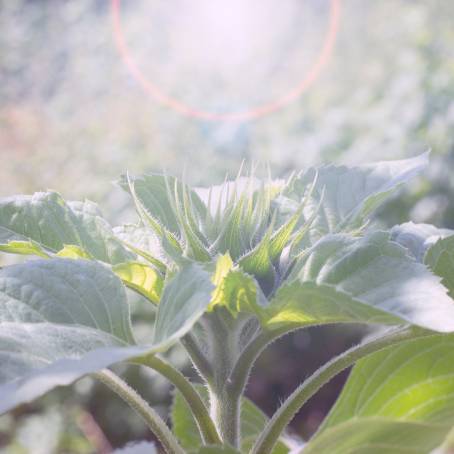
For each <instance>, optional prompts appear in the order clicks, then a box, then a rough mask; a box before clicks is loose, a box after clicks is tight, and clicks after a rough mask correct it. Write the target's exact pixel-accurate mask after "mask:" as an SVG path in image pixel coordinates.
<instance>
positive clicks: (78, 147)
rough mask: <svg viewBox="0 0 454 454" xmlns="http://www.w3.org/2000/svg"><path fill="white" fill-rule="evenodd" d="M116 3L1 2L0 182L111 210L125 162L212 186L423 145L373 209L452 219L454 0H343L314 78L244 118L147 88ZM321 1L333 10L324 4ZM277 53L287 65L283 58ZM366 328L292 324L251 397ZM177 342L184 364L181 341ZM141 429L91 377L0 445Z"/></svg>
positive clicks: (122, 439) (148, 383)
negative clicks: (217, 117) (293, 95)
mask: <svg viewBox="0 0 454 454" xmlns="http://www.w3.org/2000/svg"><path fill="white" fill-rule="evenodd" d="M109 3H110V2H109V1H106V0H64V1H63V0H0V80H1V84H0V160H1V161H0V162H1V165H0V196H6V195H10V194H13V193H30V192H33V191H36V190H43V189H47V188H52V189H56V190H58V191H60V192H62V193H63V195H64V196H65V198H67V199H77V198H83V197H88V198H90V199H94V200H96V201H99V202H100V205H101V207H102V208H103V209H104V211H105V212H106V213H107V214H108V215H109V216H111V217H113V218H115V219H117V218H119V217H120V216H121V217H124V216H125V215H126V214H125V213H124V212H123V207H124V205H125V197H124V196H123V195H122V194H121V193H120V191H118V192H114V193H113V195H110V194H112V193H111V186H110V184H109V182H110V181H113V180H115V179H116V178H117V177H118V176H119V175H120V174H121V173H122V172H124V171H125V169H129V170H130V171H131V172H141V173H142V172H147V171H152V170H161V169H162V168H165V169H167V170H168V171H169V172H170V173H174V174H181V173H182V172H183V170H184V169H186V170H185V171H186V175H187V178H188V179H190V180H191V181H192V182H193V183H200V184H208V183H212V182H216V181H219V180H221V179H222V178H223V177H224V175H225V174H226V173H227V172H230V173H236V171H237V169H238V167H239V164H240V162H241V161H242V160H243V159H246V160H251V161H259V162H269V163H270V165H271V169H272V172H273V174H274V176H281V175H283V174H286V173H288V172H290V171H292V170H295V169H296V170H298V169H300V168H301V167H303V166H306V165H309V164H313V163H318V162H321V161H322V162H323V161H336V162H348V163H356V162H365V161H371V160H379V159H393V158H400V157H404V156H409V155H415V154H417V153H419V152H420V151H423V150H426V149H432V150H433V155H432V166H431V170H430V173H429V175H427V178H426V179H425V180H422V181H420V182H419V183H418V184H416V185H414V186H413V187H412V189H411V190H410V191H409V192H408V193H406V194H405V195H404V196H400V197H398V198H396V199H395V200H394V201H392V202H391V203H389V204H388V205H387V206H385V207H384V208H383V210H382V212H381V214H380V219H379V221H380V222H382V223H383V224H384V225H391V224H395V223H399V222H403V221H406V220H408V219H412V220H414V221H416V222H433V223H435V224H436V225H439V226H444V227H451V228H453V227H454V134H453V133H452V131H453V130H454V128H453V127H454V47H453V46H452V43H453V42H454V15H453V14H452V2H451V0H413V1H409V0H381V1H380V2H364V1H363V0H344V1H343V2H342V15H341V22H340V30H339V35H338V39H337V44H336V48H335V51H334V54H333V56H332V58H331V60H330V62H329V64H328V66H327V67H326V68H325V70H324V71H323V72H322V74H321V76H320V78H319V79H318V80H317V82H316V83H315V84H314V85H313V86H312V88H311V89H310V90H309V91H307V92H306V93H305V94H304V95H303V96H301V97H300V98H299V99H298V100H297V101H296V102H294V103H293V104H291V105H289V106H287V107H286V108H285V109H282V110H280V111H279V112H277V113H274V114H272V115H269V116H266V117H263V118H260V119H257V120H254V121H251V122H244V123H220V122H218V123H213V122H205V121H200V120H196V119H191V118H187V117H183V116H181V115H180V114H178V113H176V112H174V111H172V110H170V109H169V108H166V107H163V106H161V105H159V104H158V103H156V102H155V101H154V100H153V99H151V98H149V97H148V96H146V95H144V93H143V91H142V89H141V88H140V86H139V85H138V84H137V83H136V82H135V81H134V80H133V79H132V78H131V75H130V74H129V73H128V70H127V69H126V68H125V66H124V64H123V63H122V61H121V59H120V58H119V55H118V53H117V50H116V49H115V45H114V40H113V32H112V22H111V17H110V10H109ZM168 3H169V4H172V3H173V2H168ZM312 3H313V4H315V3H317V2H315V0H312ZM175 4H176V3H175ZM320 4H321V5H322V7H321V8H320V12H319V14H320V15H321V16H323V15H326V11H327V4H328V2H326V1H325V2H321V3H320ZM133 13H134V9H133V8H132V7H131V6H130V7H129V9H128V14H133ZM322 22H323V21H322ZM151 38H152V37H150V36H147V37H144V38H143V39H144V41H145V40H147V39H151ZM178 61H179V60H178V55H176V56H174V59H173V64H174V66H173V70H174V75H175V77H176V80H179V79H178V78H179V77H180V74H181V79H182V80H184V83H185V84H187V85H190V86H189V87H188V90H189V91H191V90H192V91H195V92H196V93H198V94H199V96H202V95H203V94H204V93H209V96H215V94H214V95H213V93H212V91H210V90H207V89H206V87H204V86H200V85H197V80H194V79H191V78H188V77H186V74H182V73H180V70H181V68H180V67H179V65H178ZM275 65H276V67H277V68H280V67H281V66H280V65H282V72H284V73H285V71H286V70H287V68H286V67H285V65H283V63H282V62H281V61H280V60H277V61H276V62H275ZM242 76H243V77H247V74H243V75H242ZM219 90H222V87H221V88H220V89H219ZM0 260H4V259H3V258H2V259H0ZM143 310H144V309H143V307H142V305H141V304H140V301H139V300H138V301H137V303H136V304H135V311H136V314H137V317H139V316H145V317H146V318H145V319H146V320H148V321H149V324H148V325H146V324H145V326H144V335H145V336H148V335H149V332H148V331H149V328H148V327H149V326H151V324H152V319H153V314H150V313H147V314H142V311H143ZM361 334H362V333H361V332H360V331H359V330H358V329H356V328H354V327H352V329H351V331H350V333H349V334H347V335H343V336H340V335H339V334H338V333H337V332H336V331H333V330H331V329H329V330H328V329H311V330H308V331H304V332H300V333H297V334H295V335H292V336H287V337H286V338H285V339H283V340H282V341H280V342H278V343H276V344H275V345H274V346H273V347H272V348H271V349H270V350H269V352H267V353H266V354H265V355H263V357H262V358H261V359H260V361H259V362H258V364H257V366H256V368H255V369H254V374H253V377H252V380H251V384H250V386H249V388H248V394H249V396H250V397H251V398H252V399H253V400H254V401H255V402H256V403H258V405H259V406H260V407H261V408H262V409H263V410H265V411H266V412H272V411H273V410H274V409H275V408H276V406H277V405H278V401H279V400H280V399H282V398H283V397H284V396H286V395H288V394H289V393H290V392H291V390H293V389H294V388H295V386H296V385H297V384H298V383H299V381H300V380H301V379H302V378H304V377H305V376H307V375H308V374H309V373H310V372H311V371H313V370H315V368H316V367H318V366H319V365H320V364H321V363H323V362H325V361H326V360H327V359H328V358H329V357H332V356H333V355H334V354H337V353H339V352H340V351H342V350H343V349H344V348H345V347H347V346H350V345H351V344H352V343H353V342H355V341H356V340H357V339H358V338H359V337H360V336H361ZM170 356H171V359H172V360H173V361H174V362H176V363H177V364H180V365H181V366H182V367H183V365H184V357H183V355H182V352H181V351H180V350H178V349H175V350H174V351H172V352H170ZM122 372H124V373H125V374H126V376H127V378H128V379H129V380H130V381H131V383H133V384H134V386H135V387H141V388H140V390H142V391H143V393H144V395H146V396H147V397H149V398H150V400H151V402H152V403H153V404H154V405H156V406H157V407H158V409H159V411H161V412H162V413H163V414H165V413H166V411H167V407H168V404H169V399H168V391H169V387H168V384H167V383H166V382H165V381H164V380H162V379H160V378H159V377H156V376H150V375H149V374H146V375H145V372H144V371H142V370H139V369H137V368H131V369H127V370H124V371H122ZM188 372H190V373H193V371H188ZM344 379H345V376H341V377H339V378H338V379H336V381H334V382H333V383H332V384H330V385H329V386H328V387H325V388H324V389H323V390H322V391H321V392H320V393H319V395H318V397H317V398H316V399H314V400H313V401H311V402H310V403H309V405H308V406H307V407H306V408H304V409H303V410H302V412H301V413H300V414H299V415H298V416H297V417H296V419H295V421H294V426H293V427H294V429H295V430H296V431H297V432H298V433H300V434H301V435H303V436H309V435H310V434H311V433H313V432H314V430H315V429H316V427H317V426H318V424H319V423H320V421H321V420H322V419H323V417H324V415H325V414H326V412H327V411H328V410H329V408H330V405H331V404H332V403H333V401H334V400H335V398H336V396H337V393H338V391H339V389H340V388H341V386H342V384H343V380H344ZM37 434H39V440H40V443H39V445H37V443H36V439H37ZM43 437H44V438H43ZM147 437H149V434H148V433H147V432H146V430H145V427H144V425H143V424H142V423H141V421H140V420H139V419H138V418H137V417H136V416H135V415H134V414H133V413H132V412H131V411H129V410H128V409H127V408H126V407H125V406H124V405H123V404H122V403H121V402H119V401H118V399H116V398H112V395H111V394H110V393H109V392H108V390H106V389H104V388H103V387H102V386H101V385H97V384H94V383H93V382H92V381H91V380H89V379H86V380H83V381H81V382H80V383H79V384H77V385H76V386H74V387H72V388H71V389H65V390H60V391H57V392H54V393H51V394H50V395H48V396H45V397H44V398H42V399H40V400H39V401H38V402H36V403H33V404H31V405H29V406H27V407H26V408H21V409H18V410H17V411H15V412H13V413H12V414H9V415H6V416H3V417H1V418H0V452H5V453H8V454H9V453H12V454H16V453H18V454H22V453H33V454H35V453H36V454H39V453H41V452H43V453H44V452H45V453H52V452H56V453H90V452H109V450H110V446H122V445H124V444H125V443H126V442H127V441H129V440H134V439H144V438H147ZM1 446H3V448H1Z"/></svg>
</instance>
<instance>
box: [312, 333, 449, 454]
mask: <svg viewBox="0 0 454 454" xmlns="http://www.w3.org/2000/svg"><path fill="white" fill-rule="evenodd" d="M453 425H454V335H452V334H448V335H447V334H445V335H433V336H429V337H422V338H419V339H415V340H412V341H407V342H403V343H402V344H400V345H398V346H392V347H390V348H386V349H384V350H382V351H380V352H377V353H374V354H373V355H371V356H369V357H367V358H365V359H363V360H361V361H359V362H358V363H357V365H356V366H355V367H354V369H353V371H352V373H351V375H350V378H349V380H348V382H347V384H346V386H345V387H344V389H343V391H342V393H341V396H340V397H339V399H338V401H337V403H336V405H335V406H334V408H333V410H332V411H331V413H330V414H329V415H328V417H327V419H326V421H325V422H324V423H323V425H322V427H321V429H320V431H319V432H318V434H317V435H316V436H315V438H314V439H313V440H312V441H311V442H310V443H309V444H308V446H307V447H306V449H305V450H304V453H305V454H307V453H312V452H314V453H316V452H325V451H324V450H327V451H326V452H329V447H330V446H336V449H338V450H339V451H336V453H337V452H339V453H341V454H343V453H345V454H347V453H353V452H354V453H358V452H359V453H362V452H364V453H366V452H367V453H369V452H377V453H378V452H390V453H391V452H392V453H396V454H397V453H406V452H409V451H410V452H417V453H421V454H422V453H428V452H430V451H431V450H432V449H434V448H436V447H437V446H439V445H440V444H441V443H442V442H443V441H444V439H445V437H446V436H447V434H448V433H449V432H450V430H451V429H452V427H453ZM380 447H382V448H383V449H385V451H379V449H380Z"/></svg>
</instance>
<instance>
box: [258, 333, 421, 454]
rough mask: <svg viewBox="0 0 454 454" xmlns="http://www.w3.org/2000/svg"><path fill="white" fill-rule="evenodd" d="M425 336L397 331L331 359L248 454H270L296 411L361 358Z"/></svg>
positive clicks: (286, 404)
mask: <svg viewBox="0 0 454 454" xmlns="http://www.w3.org/2000/svg"><path fill="white" fill-rule="evenodd" d="M421 335H427V332H425V331H423V330H415V329H412V328H403V329H402V328H400V329H396V330H393V331H392V332H390V333H388V334H387V335H385V336H380V337H378V338H375V339H372V340H370V341H368V342H366V343H363V344H360V345H357V346H355V347H352V348H350V349H349V350H347V351H345V352H344V353H342V354H341V355H339V356H337V357H336V358H333V359H332V360H331V361H329V362H328V363H326V364H325V365H324V366H322V367H321V368H320V369H318V371H316V372H315V373H314V374H313V375H312V376H310V377H309V378H308V379H307V380H305V381H304V382H303V383H302V384H301V385H300V386H299V387H298V388H297V389H296V390H295V391H294V392H293V393H292V394H291V395H290V396H289V397H288V398H287V399H286V400H285V402H284V403H283V404H282V406H281V407H280V408H279V410H278V411H277V412H276V413H275V414H274V415H273V417H272V418H271V419H270V421H269V422H268V424H267V425H266V426H265V428H264V429H263V432H262V433H261V434H260V436H259V438H258V439H257V440H256V442H255V444H254V446H253V447H252V449H251V451H250V453H251V454H271V452H272V450H273V448H274V446H275V445H276V443H277V441H278V439H279V437H280V436H281V434H282V432H283V431H284V429H285V427H286V426H287V425H288V424H289V423H290V421H291V420H292V419H293V417H294V416H295V414H296V413H297V412H298V410H299V409H300V408H301V407H302V406H303V405H304V404H305V403H306V402H307V400H308V399H310V398H311V397H312V396H313V395H314V394H315V393H316V392H317V391H318V390H319V389H320V388H321V387H322V386H323V385H324V384H326V383H328V382H329V381H330V380H331V379H332V378H333V377H334V376H336V375H337V374H338V373H339V372H341V371H343V370H344V369H346V368H347V367H350V366H352V365H353V364H354V363H355V362H357V361H358V360H360V359H361V358H364V357H366V356H367V355H370V354H372V353H375V352H377V351H379V350H382V349H384V348H386V347H389V346H391V345H394V344H397V343H399V342H403V341H406V340H411V339H415V338H416V337H419V336H421Z"/></svg>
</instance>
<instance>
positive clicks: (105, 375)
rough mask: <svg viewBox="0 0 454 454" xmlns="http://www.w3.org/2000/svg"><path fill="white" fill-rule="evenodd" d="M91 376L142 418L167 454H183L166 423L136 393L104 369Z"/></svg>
mask: <svg viewBox="0 0 454 454" xmlns="http://www.w3.org/2000/svg"><path fill="white" fill-rule="evenodd" d="M93 376H94V377H95V378H97V379H98V380H100V381H101V382H103V383H104V384H105V385H106V386H108V387H109V388H110V389H111V390H112V391H113V392H114V393H115V394H117V395H118V396H119V397H121V398H122V399H123V400H124V401H125V402H126V403H127V404H128V405H129V406H130V407H131V408H132V409H134V410H135V411H136V412H137V413H138V414H139V415H140V416H142V418H143V419H144V420H145V422H146V423H147V425H148V427H149V428H150V430H151V431H152V432H153V433H154V434H155V435H156V437H157V438H158V440H159V441H160V442H161V444H162V446H163V448H164V449H165V451H166V453H167V454H185V452H184V450H183V449H182V448H181V446H180V445H179V444H178V441H177V439H176V438H175V436H174V435H173V434H172V432H171V431H170V429H169V428H168V427H167V425H166V423H165V422H164V421H163V420H162V419H161V417H160V416H159V415H158V414H157V413H156V412H155V411H154V410H153V408H151V407H150V405H148V403H147V402H146V401H145V400H144V399H143V398H142V397H141V396H140V395H139V394H138V393H137V391H135V390H134V389H132V388H131V387H130V386H129V385H128V384H127V383H126V382H125V381H123V380H122V379H121V378H120V377H118V376H117V375H115V374H114V373H113V372H111V371H110V370H107V369H105V370H103V371H101V372H97V373H95V374H93Z"/></svg>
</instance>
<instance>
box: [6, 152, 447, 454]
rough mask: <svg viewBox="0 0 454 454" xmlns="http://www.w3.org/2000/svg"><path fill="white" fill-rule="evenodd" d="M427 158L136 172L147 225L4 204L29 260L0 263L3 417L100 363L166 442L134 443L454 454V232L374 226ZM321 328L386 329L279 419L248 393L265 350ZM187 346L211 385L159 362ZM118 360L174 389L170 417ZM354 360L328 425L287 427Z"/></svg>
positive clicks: (50, 195)
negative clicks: (452, 452)
mask: <svg viewBox="0 0 454 454" xmlns="http://www.w3.org/2000/svg"><path fill="white" fill-rule="evenodd" d="M427 164H428V155H427V154H425V155H421V156H419V157H416V158H412V159H407V160H401V161H392V162H380V163H375V164H369V165H363V166H357V167H346V166H335V165H326V166H322V167H319V168H310V169H308V170H305V171H302V172H300V173H295V174H293V175H291V176H290V177H289V178H287V179H286V180H276V181H274V180H271V179H266V180H264V181H261V180H259V179H257V178H255V177H253V176H247V177H243V176H239V177H238V178H237V179H236V180H233V181H226V182H224V184H221V185H219V186H213V187H211V188H191V187H189V186H188V185H187V184H185V183H184V182H182V181H179V180H178V179H176V178H174V177H171V176H166V175H158V174H150V175H142V176H131V175H125V176H123V177H122V178H121V179H120V181H119V184H120V186H121V187H122V188H123V189H124V190H125V191H127V192H128V193H129V194H130V196H131V200H132V203H134V205H135V208H136V211H137V214H138V219H137V223H136V224H128V225H122V226H119V227H115V228H113V227H111V226H110V225H109V223H108V222H107V221H106V220H105V219H104V218H103V216H102V214H101V212H100V210H99V208H98V207H97V205H96V204H95V203H92V202H90V201H84V202H69V201H65V200H63V198H62V197H61V196H60V195H59V194H58V193H56V192H41V193H36V194H34V195H31V196H24V195H21V196H13V197H8V198H4V199H2V200H1V201H0V250H2V251H4V252H7V253H13V254H25V255H29V256H35V257H34V258H31V259H30V260H28V261H25V262H24V263H20V264H16V265H11V266H6V267H3V268H1V269H0V413H4V412H7V411H9V410H11V409H13V408H15V407H16V406H18V405H21V404H23V403H26V402H30V401H32V400H33V399H36V398H38V397H39V396H41V395H43V394H44V393H47V392H49V391H50V390H51V389H52V388H55V387H57V386H62V385H70V384H71V383H73V382H74V381H76V380H78V379H80V378H81V377H83V376H86V375H91V376H93V377H94V378H96V379H98V380H100V381H101V382H103V383H105V384H106V385H107V386H108V387H109V388H110V389H111V390H112V391H113V392H114V393H117V394H118V395H119V396H120V397H121V398H122V399H123V400H124V401H125V403H126V404H128V405H130V406H131V407H132V408H133V409H135V410H136V411H137V412H138V413H139V414H140V415H141V416H142V417H143V418H144V420H145V422H146V423H147V424H148V426H149V427H150V430H151V431H152V432H153V433H154V434H155V436H156V437H157V439H158V440H159V441H160V444H161V447H160V448H158V447H156V446H153V445H152V444H149V443H145V442H141V443H138V444H137V445H135V446H129V447H125V448H124V449H123V450H121V451H120V452H123V453H153V452H158V449H164V450H165V451H166V452H167V453H171V454H182V453H185V452H188V453H200V454H210V453H213V454H217V453H220V454H222V453H225V454H234V453H251V454H271V453H272V454H286V453H290V452H292V453H301V454H312V453H327V454H362V453H364V454H366V453H367V454H371V453H372V454H373V453H377V454H378V453H380V454H382V453H385V454H386V453H387V454H400V453H402V454H404V453H410V452H411V453H420V454H428V453H431V452H437V453H441V452H448V451H449V449H451V448H452V446H453V441H452V440H453V438H454V436H453V434H452V433H451V429H452V427H453V426H454V334H452V333H454V301H453V297H454V232H452V231H449V230H446V229H438V228H436V227H433V226H430V225H417V224H413V223H407V224H403V225H397V226H395V227H393V228H392V229H390V230H388V231H384V230H379V229H377V228H375V227H374V224H373V222H371V218H372V216H373V214H374V211H375V210H376V208H377V207H378V206H379V205H381V204H382V203H383V202H384V201H385V200H386V199H388V198H389V197H392V196H395V193H396V191H397V190H398V189H399V188H400V187H401V186H402V185H403V184H405V183H406V182H407V181H408V180H410V179H412V178H413V177H415V176H416V175H418V174H419V173H420V172H422V171H423V170H424V169H425V168H426V166H427ZM127 289H130V290H132V291H134V292H138V293H139V294H140V295H142V297H143V300H144V303H143V304H150V307H152V308H153V310H155V312H156V316H155V324H154V327H153V334H152V335H151V336H150V338H149V339H147V340H146V341H145V342H141V343H139V342H137V340H136V338H137V336H136V335H135V332H134V331H135V329H134V326H133V324H132V322H131V317H130V309H129V306H128V296H127V295H128V293H127V291H126V290H127ZM145 301H146V302H145ZM325 324H329V325H334V324H363V325H364V324H367V325H370V326H371V327H374V329H371V332H373V334H371V335H370V336H369V337H367V338H366V339H364V341H363V342H362V343H360V344H359V345H356V346H354V347H352V348H351V349H349V350H347V351H345V352H344V353H342V354H341V355H340V356H338V357H336V358H334V359H332V360H331V361H330V362H328V363H327V364H325V365H324V366H323V367H321V368H320V369H319V370H318V371H316V372H315V373H314V374H313V375H312V376H310V377H308V378H307V379H306V380H305V381H304V382H303V383H301V385H300V386H298V388H297V389H295V391H294V392H293V393H292V394H291V395H290V396H288V397H287V398H286V399H285V400H284V401H283V403H282V405H281V406H280V407H279V409H278V410H277V411H276V413H275V414H274V415H273V416H272V417H271V418H270V419H269V418H267V417H266V416H265V415H264V414H263V413H262V412H261V411H260V410H259V409H258V408H257V407H256V406H255V405H254V404H253V403H252V402H251V401H249V400H248V399H246V398H245V397H244V390H245V387H246V385H247V381H248V377H249V374H250V372H251V370H252V368H253V364H254V362H255V360H256V359H257V357H258V356H259V355H260V353H261V352H262V351H263V350H264V349H265V348H266V347H267V346H268V345H269V344H270V343H272V342H273V341H275V340H276V339H278V338H279V337H281V336H283V335H285V334H286V333H289V332H291V331H294V330H297V329H304V328H307V327H309V326H314V325H325ZM176 343H180V344H181V345H182V346H183V348H184V349H186V351H187V354H188V357H189V358H190V360H191V361H192V363H193V365H194V367H195V368H196V370H197V371H198V373H199V375H200V382H199V383H192V382H191V381H190V380H188V378H186V377H185V376H184V375H183V374H182V373H181V372H180V371H179V370H178V369H177V368H176V367H174V366H173V365H172V364H171V363H169V362H168V361H166V360H164V359H163V358H162V356H160V354H161V353H163V352H165V351H166V350H167V349H169V348H170V347H172V346H173V345H174V344H176ZM301 360H302V361H304V358H302V359H301ZM120 362H125V363H129V364H136V365H142V366H143V367H147V368H151V369H153V370H154V371H156V373H158V374H161V375H163V376H164V377H166V378H167V379H168V380H169V381H170V382H171V383H172V384H173V385H174V386H175V388H176V393H175V399H174V404H173V407H172V411H171V417H172V418H171V419H172V421H171V424H170V425H168V424H167V423H166V422H165V421H163V420H162V419H161V417H160V416H159V415H158V414H157V413H156V412H155V411H154V410H153V408H151V407H150V406H149V404H148V403H147V402H146V399H145V398H144V397H143V396H140V395H139V394H138V393H137V392H136V391H135V390H133V389H132V388H131V387H130V386H129V385H128V384H127V383H126V382H125V381H124V380H123V379H121V377H119V376H118V375H116V374H114V373H113V372H112V371H111V370H109V367H110V366H112V365H114V364H116V363H120ZM350 366H354V367H353V370H352V372H351V374H350V377H349V379H348V382H347V384H346V386H345V388H344V390H343V392H342V393H341V395H340V397H339V399H338V401H337V403H336V404H335V406H334V408H333V409H332V411H331V412H330V414H329V415H328V416H327V418H326V420H325V421H324V422H323V424H322V426H321V427H320V429H319V430H318V432H317V433H316V434H315V435H314V436H313V437H312V438H311V439H310V440H307V441H303V440H298V439H296V438H295V437H290V436H289V435H288V434H287V433H286V428H287V426H288V424H289V423H290V421H291V420H292V418H293V416H294V415H295V414H296V413H297V412H298V410H299V409H300V408H301V407H302V406H303V405H304V404H305V402H307V400H308V399H310V398H311V397H312V396H313V395H314V394H315V393H316V392H317V391H318V390H319V389H320V388H321V387H322V386H323V385H324V384H326V383H327V382H328V381H330V380H331V379H332V378H333V377H334V376H335V375H336V374H338V373H339V372H340V371H342V370H344V369H346V368H348V367H350ZM277 367H278V365H277ZM283 397H284V396H283Z"/></svg>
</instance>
